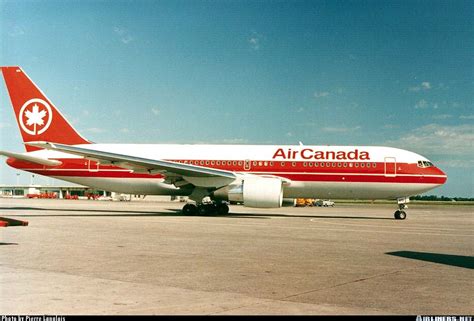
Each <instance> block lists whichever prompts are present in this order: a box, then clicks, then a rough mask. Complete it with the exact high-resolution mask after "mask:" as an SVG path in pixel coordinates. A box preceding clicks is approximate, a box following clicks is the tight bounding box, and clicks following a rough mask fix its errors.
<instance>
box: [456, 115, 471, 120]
mask: <svg viewBox="0 0 474 321" xmlns="http://www.w3.org/2000/svg"><path fill="white" fill-rule="evenodd" d="M459 119H474V115H461V116H459Z"/></svg>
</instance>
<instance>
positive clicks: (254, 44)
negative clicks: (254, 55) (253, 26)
mask: <svg viewBox="0 0 474 321" xmlns="http://www.w3.org/2000/svg"><path fill="white" fill-rule="evenodd" d="M262 39H263V36H262V35H261V34H259V33H257V32H252V35H251V36H250V38H249V39H248V43H249V44H250V48H252V49H253V50H255V51H257V50H260V48H261V43H262Z"/></svg>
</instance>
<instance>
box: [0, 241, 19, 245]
mask: <svg viewBox="0 0 474 321" xmlns="http://www.w3.org/2000/svg"><path fill="white" fill-rule="evenodd" d="M2 245H18V243H1V242H0V246H2Z"/></svg>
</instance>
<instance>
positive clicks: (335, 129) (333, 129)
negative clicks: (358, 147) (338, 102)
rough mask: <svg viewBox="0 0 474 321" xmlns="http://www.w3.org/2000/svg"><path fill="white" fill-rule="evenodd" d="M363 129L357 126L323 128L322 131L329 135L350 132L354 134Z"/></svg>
mask: <svg viewBox="0 0 474 321" xmlns="http://www.w3.org/2000/svg"><path fill="white" fill-rule="evenodd" d="M361 128H362V127H360V126H355V127H323V128H321V130H322V131H324V132H328V133H348V132H354V131H357V130H359V129H361Z"/></svg>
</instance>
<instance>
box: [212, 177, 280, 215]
mask: <svg viewBox="0 0 474 321" xmlns="http://www.w3.org/2000/svg"><path fill="white" fill-rule="evenodd" d="M214 197H216V198H219V199H227V200H228V201H230V202H243V203H244V206H246V207H258V208H276V207H281V206H282V202H283V184H282V180H281V179H280V178H278V177H261V176H245V177H243V179H242V181H240V182H239V183H237V184H231V185H229V186H226V187H224V188H221V189H219V190H217V191H216V192H214Z"/></svg>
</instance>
